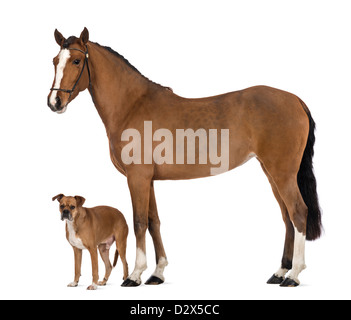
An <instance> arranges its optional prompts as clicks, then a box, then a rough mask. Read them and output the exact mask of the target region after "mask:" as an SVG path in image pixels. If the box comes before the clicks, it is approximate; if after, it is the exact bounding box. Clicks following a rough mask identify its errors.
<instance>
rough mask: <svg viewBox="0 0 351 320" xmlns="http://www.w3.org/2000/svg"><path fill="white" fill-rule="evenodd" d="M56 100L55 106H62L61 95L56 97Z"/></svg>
mask: <svg viewBox="0 0 351 320" xmlns="http://www.w3.org/2000/svg"><path fill="white" fill-rule="evenodd" d="M55 100H56V105H55V107H56V108H60V107H61V99H60V97H56V98H55Z"/></svg>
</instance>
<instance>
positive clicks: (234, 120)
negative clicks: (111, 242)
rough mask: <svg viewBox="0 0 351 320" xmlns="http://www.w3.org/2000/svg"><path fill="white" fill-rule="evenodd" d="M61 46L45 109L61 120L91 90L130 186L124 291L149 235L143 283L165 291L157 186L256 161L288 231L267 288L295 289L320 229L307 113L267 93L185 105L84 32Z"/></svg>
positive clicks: (257, 90) (294, 101) (287, 98)
mask: <svg viewBox="0 0 351 320" xmlns="http://www.w3.org/2000/svg"><path fill="white" fill-rule="evenodd" d="M55 39H56V42H57V43H58V44H59V46H60V48H61V50H60V53H59V54H58V56H57V57H55V58H54V65H55V79H54V83H53V88H52V89H51V92H50V94H49V96H48V106H49V107H50V108H51V110H52V111H54V112H57V113H63V112H64V111H66V108H67V105H68V104H69V103H70V102H71V101H72V100H73V99H74V98H75V97H76V96H77V95H78V94H79V92H81V91H83V90H85V89H87V88H88V90H89V92H90V94H91V96H92V99H93V102H94V104H95V107H96V109H97V111H98V113H99V115H100V117H101V119H102V121H103V123H104V125H105V127H106V132H107V136H108V139H109V146H110V154H111V160H112V162H113V164H114V165H115V167H116V168H117V170H118V171H120V172H121V173H122V174H124V175H125V176H126V177H127V181H128V186H129V189H130V193H131V198H132V204H133V218H134V231H135V236H136V245H137V250H136V264H135V269H134V271H133V273H132V274H131V275H130V276H129V277H128V279H127V280H126V281H125V282H124V283H123V284H122V285H123V286H138V285H140V284H141V274H142V273H143V271H144V270H145V269H146V268H147V264H146V249H145V234H146V231H147V229H149V232H150V234H151V236H152V239H153V242H154V246H155V251H156V264H157V266H156V270H155V272H154V273H153V275H152V276H151V277H150V279H149V280H148V281H147V282H146V284H160V283H163V282H164V276H163V272H164V269H165V267H166V266H167V264H168V262H167V257H166V253H165V250H164V247H163V243H162V239H161V234H160V220H159V217H158V213H157V207H156V200H155V194H154V185H153V181H154V180H165V179H171V180H177V179H193V178H200V177H206V176H210V175H213V174H217V173H221V172H224V171H228V170H231V169H233V168H235V167H237V166H239V165H241V164H243V163H244V162H246V161H247V160H249V159H250V158H252V157H255V158H256V159H257V160H258V161H259V162H260V163H261V166H262V169H263V171H264V173H265V174H266V176H267V178H268V180H269V182H270V184H271V186H272V189H273V193H274V196H275V197H276V199H277V201H278V203H279V206H280V208H281V212H282V215H283V220H284V222H285V225H286V238H285V247H284V253H283V259H282V263H281V266H280V268H279V269H278V271H277V272H276V273H274V275H273V276H272V277H271V278H270V279H269V280H268V283H278V284H280V285H281V286H297V285H298V284H299V280H298V275H299V274H300V272H301V271H302V270H303V269H304V268H305V267H306V266H305V240H306V239H307V240H314V239H317V238H318V237H319V236H320V235H321V229H322V226H321V214H320V209H319V204H318V197H317V191H316V180H315V177H314V173H313V168H312V157H313V146H314V140H315V138H314V129H315V124H314V121H313V119H312V117H311V114H310V112H309V110H308V108H307V106H306V105H305V104H304V103H303V102H302V101H301V100H300V99H299V98H298V97H297V96H295V95H293V94H291V93H288V92H284V91H281V90H278V89H274V88H270V87H265V86H257V87H252V88H248V89H245V90H240V91H236V92H231V93H227V94H223V95H219V96H215V97H209V98H202V99H185V98H182V97H180V96H178V95H176V94H174V93H173V92H172V90H170V89H169V88H167V87H163V86H161V85H158V84H156V83H154V82H152V81H150V80H148V79H147V78H146V77H144V76H142V75H141V74H140V72H138V70H137V69H135V68H134V67H133V66H132V65H131V64H130V63H129V62H128V61H127V60H126V59H124V58H123V57H122V56H121V55H119V54H118V53H116V52H114V51H113V50H112V49H111V48H108V47H103V46H100V45H99V44H97V43H93V42H90V41H89V32H88V30H87V29H86V28H85V29H84V30H83V32H82V33H81V35H80V37H79V38H76V37H73V36H72V37H69V38H68V39H65V38H64V37H63V36H62V34H61V33H60V32H58V31H57V30H55ZM218 133H220V134H218ZM174 137H176V141H174V139H173V138H174ZM185 140H186V141H187V144H186V145H187V149H186V150H184V149H185ZM219 146H220V148H219ZM219 153H220V156H219V155H218V154H219ZM174 154H175V156H174ZM289 270H291V271H290V273H289V274H288V275H287V276H286V274H287V273H288V271H289Z"/></svg>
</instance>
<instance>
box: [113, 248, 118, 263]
mask: <svg viewBox="0 0 351 320" xmlns="http://www.w3.org/2000/svg"><path fill="white" fill-rule="evenodd" d="M118 255H119V253H118V250H117V248H116V253H115V259H114V260H113V267H115V266H116V265H117V260H118Z"/></svg>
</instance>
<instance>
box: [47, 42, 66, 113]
mask: <svg viewBox="0 0 351 320" xmlns="http://www.w3.org/2000/svg"><path fill="white" fill-rule="evenodd" d="M70 57H71V53H70V51H69V50H68V49H62V50H61V51H60V53H59V56H58V59H59V63H58V64H57V67H56V77H55V84H54V88H60V86H61V81H62V78H63V72H64V70H65V68H66V64H67V61H68V59H69V58H70ZM56 96H57V91H52V93H51V96H50V104H51V105H52V106H54V105H55V104H56ZM65 111H66V108H63V109H62V110H61V111H60V112H59V113H63V112H65Z"/></svg>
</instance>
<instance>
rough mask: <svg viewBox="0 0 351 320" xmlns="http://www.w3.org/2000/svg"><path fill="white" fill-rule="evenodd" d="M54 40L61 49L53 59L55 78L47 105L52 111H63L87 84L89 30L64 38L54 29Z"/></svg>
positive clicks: (88, 78)
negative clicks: (78, 35) (77, 35)
mask: <svg viewBox="0 0 351 320" xmlns="http://www.w3.org/2000/svg"><path fill="white" fill-rule="evenodd" d="M55 40H56V42H57V44H58V45H59V46H60V48H61V50H60V52H59V54H58V55H57V56H56V57H55V58H54V60H53V63H54V66H55V79H54V82H53V85H52V88H51V92H50V94H49V96H48V106H49V107H50V109H51V110H52V111H54V112H57V113H63V112H65V111H66V108H67V105H68V103H70V102H71V101H72V100H73V99H74V98H75V97H76V96H77V95H78V94H79V92H81V91H83V90H85V89H86V88H87V87H88V86H89V82H90V71H89V64H88V57H89V55H88V47H87V43H88V41H89V31H88V29H87V28H84V30H83V31H82V33H81V35H80V37H79V38H77V37H74V36H72V37H69V38H68V39H65V38H64V37H63V35H62V34H61V33H60V32H59V31H57V29H56V30H55Z"/></svg>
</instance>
